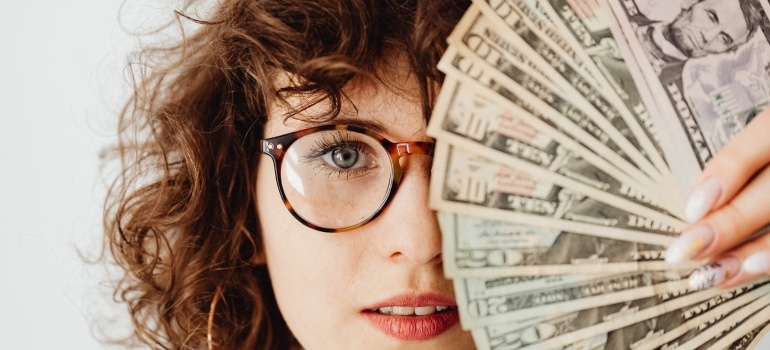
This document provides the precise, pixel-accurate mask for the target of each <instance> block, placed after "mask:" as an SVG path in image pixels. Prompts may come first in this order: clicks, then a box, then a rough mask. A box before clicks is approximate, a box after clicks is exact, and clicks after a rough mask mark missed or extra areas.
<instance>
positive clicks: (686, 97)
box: [607, 0, 770, 196]
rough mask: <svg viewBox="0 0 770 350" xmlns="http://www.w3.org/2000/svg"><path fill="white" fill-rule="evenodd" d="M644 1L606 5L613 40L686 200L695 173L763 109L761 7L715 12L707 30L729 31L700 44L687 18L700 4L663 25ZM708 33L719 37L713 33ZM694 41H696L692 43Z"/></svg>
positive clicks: (769, 37) (765, 50)
mask: <svg viewBox="0 0 770 350" xmlns="http://www.w3.org/2000/svg"><path fill="white" fill-rule="evenodd" d="M647 2H648V1H644V0H624V1H611V2H610V3H609V8H611V10H612V12H613V14H614V16H607V18H609V19H614V20H616V21H617V27H618V28H619V29H620V31H621V32H620V33H619V34H618V35H622V36H624V37H625V38H626V40H627V42H628V44H629V50H630V52H627V53H625V54H626V55H628V56H633V57H634V58H635V60H634V62H636V64H637V66H636V67H633V68H632V69H634V70H638V71H639V72H641V73H642V76H643V77H644V79H645V81H646V84H645V85H646V86H647V87H648V88H649V89H650V90H651V92H650V93H649V95H650V96H653V100H652V101H645V102H646V103H647V104H652V103H656V104H657V108H658V112H659V113H658V114H659V115H657V116H654V117H655V118H654V120H656V121H655V123H656V124H659V125H666V128H659V130H658V131H659V132H660V136H661V137H660V139H661V144H662V146H663V149H664V150H665V153H666V156H667V157H668V159H669V164H670V165H671V169H672V171H673V173H674V174H675V177H676V180H677V183H678V187H679V189H680V191H682V194H683V196H688V195H689V192H690V191H691V189H692V188H693V182H694V181H695V180H696V179H697V177H698V175H699V173H700V172H701V169H702V168H703V167H704V166H705V165H706V164H707V163H708V161H709V160H710V159H711V158H712V157H713V156H714V154H715V153H716V152H718V151H719V150H720V149H721V148H722V147H723V146H724V145H725V144H726V143H727V142H728V141H729V140H730V139H732V137H733V136H734V135H736V134H737V133H738V132H740V131H741V130H742V129H743V128H744V127H745V125H746V124H747V123H748V122H750V121H751V120H752V118H753V117H754V116H755V115H756V114H757V113H758V111H759V110H760V109H762V108H764V106H766V105H768V103H770V74H768V67H770V21H768V18H767V14H768V13H770V12H768V10H769V9H768V7H769V6H770V5H769V4H768V3H767V2H766V1H755V0H742V1H737V0H729V1H720V2H717V3H715V4H717V5H718V6H717V7H715V9H716V11H712V12H706V13H712V15H713V16H715V18H716V19H717V22H715V23H731V24H732V27H731V28H733V30H731V31H730V32H729V33H726V32H724V33H723V32H719V31H715V32H719V33H723V34H724V35H723V36H721V37H719V38H718V39H721V40H724V41H722V42H716V41H715V42H714V44H707V43H705V42H703V41H699V40H705V39H704V38H706V37H698V35H700V34H702V33H703V32H702V31H700V30H699V29H698V28H699V27H698V22H695V21H696V20H697V18H700V17H693V16H692V14H693V13H704V11H705V9H704V6H705V5H704V4H700V2H688V3H685V6H683V7H682V8H680V9H678V10H679V11H675V12H674V13H671V14H668V16H667V18H651V17H653V16H660V14H659V13H652V12H650V11H649V10H650V7H649V6H645V3H647ZM712 27H714V28H716V29H719V28H722V26H721V25H719V24H716V25H712ZM697 38H700V39H698V40H696V39H697Z"/></svg>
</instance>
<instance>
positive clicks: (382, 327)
mask: <svg viewBox="0 0 770 350" xmlns="http://www.w3.org/2000/svg"><path fill="white" fill-rule="evenodd" d="M361 315H362V316H363V317H364V318H366V319H367V320H368V321H369V322H370V323H371V324H372V325H373V326H374V327H375V328H376V329H378V330H379V331H381V332H383V333H384V334H386V335H388V336H390V337H393V338H396V339H399V340H402V341H424V340H429V339H432V338H434V337H437V336H438V335H440V334H441V333H444V332H445V331H447V330H448V329H450V328H452V327H453V326H454V325H456V324H457V323H458V322H459V320H460V317H459V314H458V313H457V305H456V304H455V302H454V300H452V299H451V298H446V297H443V296H441V295H436V294H419V295H402V296H397V297H394V298H390V299H387V300H383V301H381V302H378V303H376V304H374V305H371V306H369V307H367V308H366V309H364V310H362V311H361Z"/></svg>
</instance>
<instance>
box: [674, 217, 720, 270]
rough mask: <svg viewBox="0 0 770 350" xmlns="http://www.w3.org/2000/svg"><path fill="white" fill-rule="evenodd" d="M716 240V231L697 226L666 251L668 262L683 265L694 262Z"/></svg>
mask: <svg viewBox="0 0 770 350" xmlns="http://www.w3.org/2000/svg"><path fill="white" fill-rule="evenodd" d="M713 239H714V231H712V230H711V226H709V225H697V226H695V227H693V228H691V229H690V230H687V231H685V232H684V233H682V235H681V236H680V237H679V238H677V240H675V241H674V242H673V243H671V245H670V246H668V249H666V262H667V263H669V264H681V263H683V262H685V261H689V260H692V258H693V257H695V256H696V255H698V253H700V252H701V251H702V250H703V248H705V247H706V246H707V245H709V244H710V243H711V241H712V240H713Z"/></svg>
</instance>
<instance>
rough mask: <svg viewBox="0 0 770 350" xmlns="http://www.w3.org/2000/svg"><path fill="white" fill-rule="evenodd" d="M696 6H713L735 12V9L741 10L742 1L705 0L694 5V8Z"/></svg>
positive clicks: (713, 7)
mask: <svg viewBox="0 0 770 350" xmlns="http://www.w3.org/2000/svg"><path fill="white" fill-rule="evenodd" d="M696 7H699V8H712V9H717V10H720V11H721V10H727V11H732V12H735V11H737V12H741V3H740V1H739V0H703V1H699V2H697V3H696V4H695V5H693V8H696ZM741 18H742V17H741ZM731 20H732V18H731Z"/></svg>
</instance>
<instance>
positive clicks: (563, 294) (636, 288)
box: [453, 270, 689, 329]
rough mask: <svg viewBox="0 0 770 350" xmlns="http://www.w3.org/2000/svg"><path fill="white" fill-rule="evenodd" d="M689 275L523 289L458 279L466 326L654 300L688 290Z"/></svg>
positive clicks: (512, 281) (598, 278)
mask: <svg viewBox="0 0 770 350" xmlns="http://www.w3.org/2000/svg"><path fill="white" fill-rule="evenodd" d="M688 274H689V271H682V270H667V271H644V272H634V273H624V274H611V275H584V276H576V275H564V276H560V277H562V278H564V279H565V280H567V281H569V283H566V282H559V283H551V285H548V286H545V287H539V288H530V289H526V288H523V287H522V285H521V283H520V282H519V281H518V280H517V279H516V278H513V277H498V278H484V279H482V278H479V279H474V278H463V279H455V280H453V283H454V285H455V294H456V297H457V307H458V309H459V310H460V322H461V323H462V326H463V328H465V329H473V328H480V327H483V326H488V325H492V324H496V323H498V324H499V323H506V322H516V321H524V320H527V319H531V318H534V317H541V316H548V315H553V314H561V313H568V312H575V311H579V310H587V309H592V308H597V307H601V306H605V305H610V304H615V303H618V302H623V301H629V300H634V299H640V298H645V297H651V296H655V295H659V294H663V293H665V292H667V291H682V290H686V289H687V287H688V281H687V276H688Z"/></svg>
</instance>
